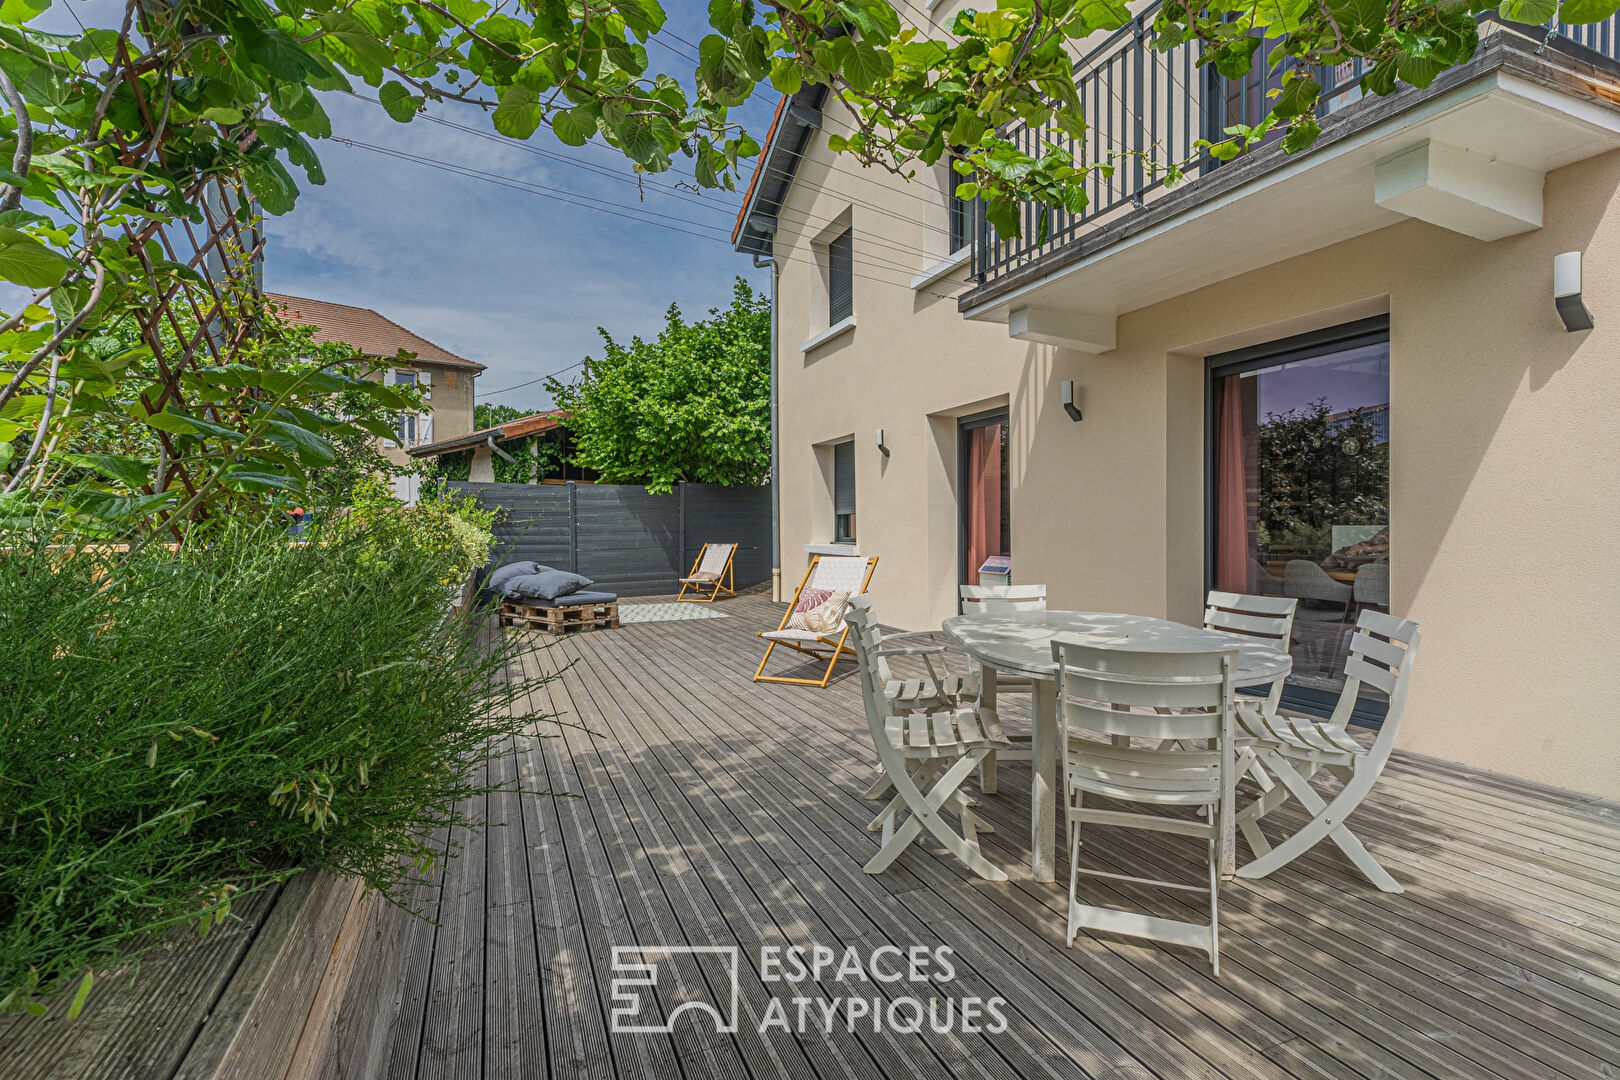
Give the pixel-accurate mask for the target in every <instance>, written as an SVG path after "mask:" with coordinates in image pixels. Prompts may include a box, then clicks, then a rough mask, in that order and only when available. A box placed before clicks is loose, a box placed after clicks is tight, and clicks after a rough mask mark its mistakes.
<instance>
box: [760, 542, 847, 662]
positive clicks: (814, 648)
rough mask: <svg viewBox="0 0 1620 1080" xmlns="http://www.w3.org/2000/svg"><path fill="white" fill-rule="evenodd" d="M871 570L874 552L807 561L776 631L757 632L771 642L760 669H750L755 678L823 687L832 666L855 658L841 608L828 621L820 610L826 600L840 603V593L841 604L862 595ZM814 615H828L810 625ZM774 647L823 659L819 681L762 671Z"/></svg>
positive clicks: (820, 556) (826, 602)
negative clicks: (819, 624)
mask: <svg viewBox="0 0 1620 1080" xmlns="http://www.w3.org/2000/svg"><path fill="white" fill-rule="evenodd" d="M875 569H877V556H876V555H872V556H870V557H864V556H860V555H817V556H816V557H815V558H813V559H811V560H810V568H809V569H808V570H806V571H805V572H804V580H803V581H801V582H799V587H798V588H797V589H796V590H794V593H793V603H791V604H789V605H788V609H787V611H786V612H785V613H784V614H783V616H782V625H781V626H778V627H777V628H776V629H775V630H761V631H760V632H759V636H760V637H762V638H764V639H765V640H766V641H768V642H770V644H769V645H767V646H765V655H764V656H763V657H761V658H760V661H759V670H757V671H755V672H754V681H755V682H783V683H797V684H798V685H800V686H826V685H827V683H828V682H830V681H832V675H833V667H834V665H836V664H837V663H838V661H840V660H849V661H853V660H854V659H855V650H853V649H851V648H850V647H849V646H848V645H846V644H844V641H845V639H846V638H848V637H849V625H848V624H847V623H845V622H844V616H843V612H842V609H841V608H840V609H839V610H838V611H836V612H832V613H831V615H832V616H834V617H832V618H830V619H828V615H829V613H828V612H826V611H824V610H821V609H822V608H823V606H824V605H826V604H828V603H837V602H839V601H838V596H837V594H839V593H842V594H843V599H842V601H841V603H844V604H847V603H848V602H849V598H850V597H851V596H858V595H860V594H861V593H864V592H865V591H866V585H867V582H869V581H871V580H872V571H873V570H875ZM818 617H819V618H820V619H827V622H826V625H825V626H824V627H821V628H817V629H812V628H810V627H811V625H812V624H815V623H817V622H818ZM790 624H793V625H790ZM778 645H785V646H787V647H788V648H790V649H792V650H794V651H795V652H801V653H804V654H805V655H807V656H812V657H814V658H815V659H817V660H825V661H826V662H827V670H826V671H825V672H824V673H823V674H822V676H821V678H819V679H796V678H791V677H789V676H786V675H767V674H765V665H766V663H767V662H768V661H769V660H770V658H771V653H772V652H774V651H776V647H777V646H778Z"/></svg>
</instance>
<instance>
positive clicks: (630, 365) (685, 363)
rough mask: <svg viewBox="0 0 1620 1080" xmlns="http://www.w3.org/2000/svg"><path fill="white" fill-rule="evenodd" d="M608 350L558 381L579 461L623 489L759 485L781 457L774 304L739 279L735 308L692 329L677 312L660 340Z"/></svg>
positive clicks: (555, 389)
mask: <svg viewBox="0 0 1620 1080" xmlns="http://www.w3.org/2000/svg"><path fill="white" fill-rule="evenodd" d="M598 331H599V332H600V333H601V335H602V339H603V341H604V343H605V346H606V349H605V352H604V355H603V358H602V359H601V360H595V359H592V360H588V361H587V362H586V365H585V368H586V372H585V374H584V375H583V376H581V377H580V379H579V381H577V382H574V383H563V382H559V381H558V380H556V379H551V380H548V382H547V384H546V388H547V389H548V390H549V391H550V392H551V396H552V399H553V400H554V401H555V402H556V403H557V407H558V408H561V409H565V410H567V411H568V413H569V420H568V425H569V428H570V429H571V430H572V431H573V435H574V446H575V453H574V458H573V462H574V464H576V465H580V466H582V467H584V468H587V469H594V470H596V472H597V473H598V474H600V476H601V479H603V480H604V481H607V482H608V483H615V484H645V485H646V487H647V490H648V491H651V492H655V493H657V492H667V491H670V490H672V489H673V488H674V486H675V484H676V482H677V481H681V480H685V481H688V482H691V483H698V484H734V485H736V484H758V483H761V482H762V481H763V480H764V479H765V475H766V472H767V471H768V470H769V468H770V459H771V359H770V337H771V314H770V302H769V300H768V299H766V298H765V297H762V296H755V295H754V292H753V290H752V289H750V288H749V287H748V283H747V282H745V281H743V280H742V279H741V278H738V279H737V281H736V283H735V285H734V286H733V288H732V299H731V306H730V307H728V308H725V309H724V310H721V309H719V308H711V309H710V311H709V317H708V318H707V319H701V320H698V321H696V322H687V321H686V319H685V318H684V317H683V316H682V315H681V311H680V308H678V307H676V306H675V305H674V304H671V305H670V306H669V310H668V312H666V313H665V316H664V328H663V329H662V330H661V331H659V333H658V336H657V337H656V338H654V339H653V340H652V341H643V340H642V339H641V338H639V337H634V338H631V340H630V343H629V344H628V345H621V344H619V343H618V342H617V341H615V340H614V338H613V336H612V335H611V334H609V333H608V331H607V330H606V329H602V328H598Z"/></svg>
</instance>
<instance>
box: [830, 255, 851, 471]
mask: <svg viewBox="0 0 1620 1080" xmlns="http://www.w3.org/2000/svg"><path fill="white" fill-rule="evenodd" d="M853 314H855V234H854V233H853V232H852V231H851V230H849V229H845V230H844V231H843V232H842V233H841V234H839V236H838V237H837V238H836V239H835V240H833V241H832V243H830V244H828V245H827V325H828V326H837V325H838V324H839V323H841V322H843V321H844V320H845V319H847V318H849V317H850V316H851V315H853ZM851 498H853V496H851Z"/></svg>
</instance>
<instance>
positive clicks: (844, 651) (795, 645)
mask: <svg viewBox="0 0 1620 1080" xmlns="http://www.w3.org/2000/svg"><path fill="white" fill-rule="evenodd" d="M834 557H835V558H840V559H847V558H850V557H851V556H848V555H838V556H834ZM855 557H856V558H858V557H859V556H855ZM821 559H822V557H821V556H820V555H817V556H815V557H814V558H812V559H811V560H810V565H809V566H808V567H806V568H805V571H804V578H803V579H802V580H801V581H800V582H799V587H798V588H797V589H794V590H793V599H792V600H790V601H788V608H787V610H786V611H784V612H783V613H782V621H781V623H780V624H778V626H777V627H776V629H777V630H778V631H782V630H786V629H787V624H788V620H789V619H791V618H792V617H793V609H794V608H796V607H798V606H799V594H800V593H802V592H804V587H805V586H806V585H808V584H810V582H811V580H812V579H813V578H814V577H815V576H816V567H818V566H820V565H821ZM877 562H878V557H877V556H876V555H871V556H868V557H867V559H866V573H865V574H863V575H862V576H861V587H860V590H859V591H858V592H857V593H855V595H856V596H859V595H861V594H863V593H865V592H866V587H867V585H868V584H870V583H871V581H872V572H873V571H874V570H876V569H877ZM759 636H760V637H762V638H763V637H765V634H764V633H763V632H762V633H761V634H760V635H759ZM848 638H849V623H848V622H847V621H846V622H845V623H844V629H843V631H842V632H841V633H840V634H839V635H838V636H837V637H819V638H817V639H816V640H815V641H814V642H793V641H776V640H773V639H771V638H766V639H765V640H767V641H769V642H770V644H768V645H767V646H766V647H765V655H764V656H762V657H760V659H759V668H758V669H757V670H756V671H755V672H754V681H755V682H778V683H792V684H793V685H795V686H819V687H822V688H823V689H825V688H826V686H827V684H828V683H829V682H831V681H832V677H833V669H834V668H835V667H836V666H837V665H838V662H839V661H840V660H844V661H847V662H853V661H854V660H855V650H854V649H851V648H850V647H849V646H848V645H846V644H845V642H846V641H847V640H848ZM778 645H783V646H786V647H787V648H789V649H792V650H793V651H794V652H800V653H804V654H805V655H806V656H811V657H814V658H815V659H817V660H825V661H827V670H826V671H825V672H823V673H822V676H821V678H819V679H797V678H793V677H791V676H788V675H767V674H765V665H766V664H767V663H768V662H769V661H770V659H771V653H773V652H775V651H776V647H777V646H778Z"/></svg>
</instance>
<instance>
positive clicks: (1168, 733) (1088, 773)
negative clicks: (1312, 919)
mask: <svg viewBox="0 0 1620 1080" xmlns="http://www.w3.org/2000/svg"><path fill="white" fill-rule="evenodd" d="M1052 655H1053V658H1054V659H1055V660H1056V661H1057V662H1058V686H1057V695H1058V723H1059V731H1060V732H1061V734H1062V738H1061V741H1060V742H1059V746H1061V747H1062V748H1063V790H1064V809H1065V811H1066V813H1065V816H1066V818H1067V822H1068V830H1069V923H1068V931H1067V934H1066V937H1065V938H1064V941H1065V943H1066V944H1070V945H1072V944H1074V938H1075V935H1076V934H1077V933H1079V931H1081V930H1082V929H1084V930H1095V931H1103V932H1106V933H1116V934H1129V935H1133V936H1136V937H1146V938H1152V939H1153V940H1155V941H1162V942H1166V943H1168V944H1172V945H1187V946H1191V947H1192V948H1195V949H1202V950H1204V951H1205V952H1206V953H1208V954H1209V960H1210V965H1211V966H1212V967H1213V968H1214V972H1215V974H1216V975H1219V974H1220V973H1221V961H1220V936H1219V929H1218V925H1219V918H1220V909H1219V902H1218V901H1219V892H1220V880H1221V879H1220V868H1221V856H1222V850H1223V848H1222V845H1223V839H1222V825H1223V822H1224V821H1225V820H1229V819H1228V818H1227V817H1226V815H1228V814H1230V812H1231V805H1232V796H1231V791H1232V781H1233V779H1234V778H1235V777H1236V776H1237V770H1238V759H1237V757H1236V739H1235V736H1234V723H1235V721H1234V718H1233V713H1234V711H1235V706H1234V703H1233V688H1232V674H1233V671H1234V669H1235V668H1236V665H1237V651H1236V650H1235V649H1233V650H1228V651H1222V652H1205V653H1161V652H1136V651H1128V650H1123V649H1107V648H1099V647H1097V646H1093V645H1087V644H1084V643H1082V642H1081V641H1079V640H1075V639H1069V638H1066V637H1064V636H1062V635H1060V636H1058V637H1057V638H1056V639H1055V640H1054V641H1053V643H1052ZM1133 736H1141V737H1144V738H1146V739H1149V740H1152V739H1158V740H1160V745H1158V746H1156V747H1152V748H1150V747H1147V746H1137V745H1134V744H1133V743H1132V741H1131V739H1132V737H1133ZM1178 743H1179V744H1183V745H1186V746H1188V747H1190V748H1189V749H1174V748H1172V746H1171V744H1178ZM1088 795H1092V796H1101V797H1104V798H1107V799H1111V800H1114V801H1117V802H1124V803H1133V804H1137V805H1139V806H1144V807H1153V808H1157V809H1160V810H1165V809H1177V808H1183V807H1191V808H1195V809H1198V810H1201V811H1202V814H1203V820H1198V819H1195V818H1188V817H1186V816H1170V815H1168V814H1165V813H1148V812H1142V811H1137V810H1116V809H1112V808H1109V809H1103V808H1099V807H1095V806H1087V805H1086V796H1088ZM1082 825H1106V826H1112V827H1117V828H1126V829H1142V830H1147V831H1151V832H1166V833H1173V834H1176V835H1179V836H1191V837H1194V838H1197V839H1202V840H1204V841H1206V843H1207V861H1208V864H1209V865H1208V871H1209V876H1208V884H1207V885H1190V884H1187V883H1185V882H1176V881H1164V880H1160V879H1157V878H1143V877H1136V876H1134V875H1130V874H1120V873H1113V872H1109V871H1104V870H1097V869H1090V868H1085V869H1083V868H1082V867H1081V866H1080V847H1081V842H1080V835H1081V826H1082ZM1081 874H1085V875H1087V876H1089V877H1098V878H1107V879H1112V880H1116V881H1129V882H1134V883H1136V884H1140V885H1151V886H1155V887H1158V888H1166V889H1178V890H1186V891H1190V892H1203V891H1204V890H1205V889H1206V888H1207V890H1208V892H1209V925H1207V926H1206V925H1204V924H1202V923H1194V922H1186V921H1183V920H1178V919H1167V918H1160V917H1158V916H1153V915H1143V914H1139V913H1137V912H1132V911H1122V910H1120V909H1118V908H1112V907H1100V906H1096V905H1091V904H1082V903H1081V902H1080V899H1079V895H1078V890H1077V887H1078V883H1079V876H1080V875H1081Z"/></svg>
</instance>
